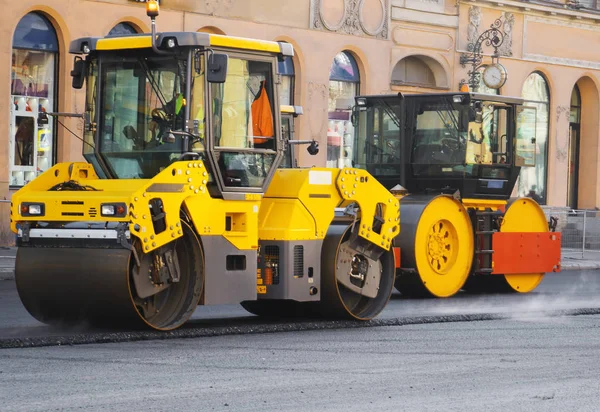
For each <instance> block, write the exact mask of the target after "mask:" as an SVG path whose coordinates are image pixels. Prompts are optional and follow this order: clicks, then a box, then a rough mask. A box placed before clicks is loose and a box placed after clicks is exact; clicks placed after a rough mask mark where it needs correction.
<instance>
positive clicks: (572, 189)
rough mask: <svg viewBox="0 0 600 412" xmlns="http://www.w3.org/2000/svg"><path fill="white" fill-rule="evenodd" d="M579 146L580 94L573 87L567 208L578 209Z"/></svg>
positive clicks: (576, 88) (576, 87) (570, 115)
mask: <svg viewBox="0 0 600 412" xmlns="http://www.w3.org/2000/svg"><path fill="white" fill-rule="evenodd" d="M580 146H581V93H580V91H579V87H578V86H577V85H575V87H573V91H572V92H571V112H570V113H569V179H568V180H567V206H569V207H570V208H572V209H577V207H578V200H579V199H578V195H579V193H578V192H579V152H580Z"/></svg>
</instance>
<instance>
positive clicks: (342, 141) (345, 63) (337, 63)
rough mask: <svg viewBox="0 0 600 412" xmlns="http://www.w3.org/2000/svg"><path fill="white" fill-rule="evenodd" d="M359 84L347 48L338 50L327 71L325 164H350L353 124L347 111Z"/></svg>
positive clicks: (346, 165) (354, 61)
mask: <svg viewBox="0 0 600 412" xmlns="http://www.w3.org/2000/svg"><path fill="white" fill-rule="evenodd" d="M359 85H360V75H359V72H358V65H357V64H356V60H355V59H354V57H353V56H352V55H351V54H350V53H349V52H347V51H343V52H340V53H338V54H337V56H335V58H334V59H333V64H332V65H331V69H330V72H329V106H328V127H327V167H349V166H352V156H353V153H352V149H353V148H352V145H353V140H354V127H353V126H352V121H351V114H352V106H353V105H354V97H355V96H357V95H358V92H359Z"/></svg>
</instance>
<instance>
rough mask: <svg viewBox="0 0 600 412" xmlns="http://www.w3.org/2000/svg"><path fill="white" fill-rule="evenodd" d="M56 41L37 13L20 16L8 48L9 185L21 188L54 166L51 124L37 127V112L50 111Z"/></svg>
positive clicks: (47, 25) (55, 62)
mask: <svg viewBox="0 0 600 412" xmlns="http://www.w3.org/2000/svg"><path fill="white" fill-rule="evenodd" d="M57 45H58V41H57V39H56V33H55V31H54V28H53V27H52V25H50V23H49V22H48V21H47V20H46V19H45V18H44V17H42V16H41V15H39V14H37V13H29V14H27V15H26V16H24V17H23V18H22V19H21V21H20V22H19V24H18V25H17V29H16V30H15V33H14V36H13V49H12V71H11V83H10V84H11V89H10V90H11V95H10V99H11V105H10V129H9V130H10V139H9V145H10V148H9V161H10V164H9V179H10V181H9V183H10V185H11V186H23V185H24V184H26V183H28V182H30V181H31V180H33V179H34V178H35V177H36V176H38V175H39V174H41V173H42V172H44V171H46V170H47V169H48V168H50V167H51V166H52V165H53V163H54V160H55V159H54V147H55V144H54V143H55V138H54V125H53V122H52V121H50V122H49V123H48V124H46V125H38V122H37V116H38V113H39V112H52V111H54V106H55V99H56V91H55V84H56V64H57V51H58V46H57Z"/></svg>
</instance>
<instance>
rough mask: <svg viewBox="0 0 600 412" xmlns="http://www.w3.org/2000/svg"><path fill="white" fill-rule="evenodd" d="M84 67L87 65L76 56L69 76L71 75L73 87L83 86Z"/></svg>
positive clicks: (79, 87)
mask: <svg viewBox="0 0 600 412" xmlns="http://www.w3.org/2000/svg"><path fill="white" fill-rule="evenodd" d="M86 68H87V65H86V64H85V60H83V59H82V58H81V57H79V56H76V57H75V59H74V60H73V70H71V76H72V77H73V82H72V84H71V85H72V86H73V88H74V89H81V88H82V87H83V82H84V81H85V75H86V73H85V72H86Z"/></svg>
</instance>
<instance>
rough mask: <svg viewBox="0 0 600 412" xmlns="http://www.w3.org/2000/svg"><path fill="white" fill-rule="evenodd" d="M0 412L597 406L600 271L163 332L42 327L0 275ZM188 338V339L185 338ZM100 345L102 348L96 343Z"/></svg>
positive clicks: (217, 318) (215, 310)
mask: <svg viewBox="0 0 600 412" xmlns="http://www.w3.org/2000/svg"><path fill="white" fill-rule="evenodd" d="M0 313H2V316H0V348H4V349H0V410H2V411H49V410H111V411H113V410H114V411H119V410H127V411H129V410H132V409H143V410H150V411H152V410H201V411H206V410H208V411H212V410H215V411H216V410H218V411H259V410H260V411H270V410H273V411H275V410H276V411H438V410H445V411H502V412H506V411H548V410H559V411H570V410H577V411H597V410H598V404H599V403H600V367H598V359H599V358H600V271H580V272H577V271H568V272H562V273H559V274H549V275H547V276H546V278H545V279H544V281H543V282H542V284H541V285H540V287H539V288H538V289H536V291H535V292H534V293H530V294H527V295H487V296H470V295H466V294H460V295H458V296H455V297H453V298H450V299H426V300H423V299H406V298H402V297H401V296H399V295H398V294H394V295H393V297H392V300H391V301H390V303H389V305H388V307H387V308H386V309H385V311H384V312H383V313H382V314H381V315H380V316H379V317H378V318H377V319H376V320H375V321H371V322H366V323H361V322H331V321H265V320H262V319H259V318H257V317H255V316H251V315H249V314H248V313H247V312H245V311H244V310H243V309H242V308H241V307H239V306H237V305H231V306H217V307H199V308H198V310H197V311H196V313H195V314H194V316H193V319H192V320H191V321H190V322H188V323H187V324H186V325H185V326H184V327H183V328H181V329H180V330H177V331H175V332H171V333H157V332H140V331H111V330H104V331H98V330H93V329H89V328H87V327H86V326H85V325H81V326H79V327H77V328H70V329H65V328H56V327H54V328H51V327H48V326H45V325H42V324H40V323H38V322H37V321H36V320H34V319H33V318H32V317H31V316H30V315H29V314H28V313H27V312H26V311H25V309H24V308H23V307H22V305H21V303H20V301H19V299H18V296H17V293H16V289H15V285H14V280H4V281H0ZM181 338H186V339H181ZM100 343H102V344H100Z"/></svg>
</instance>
